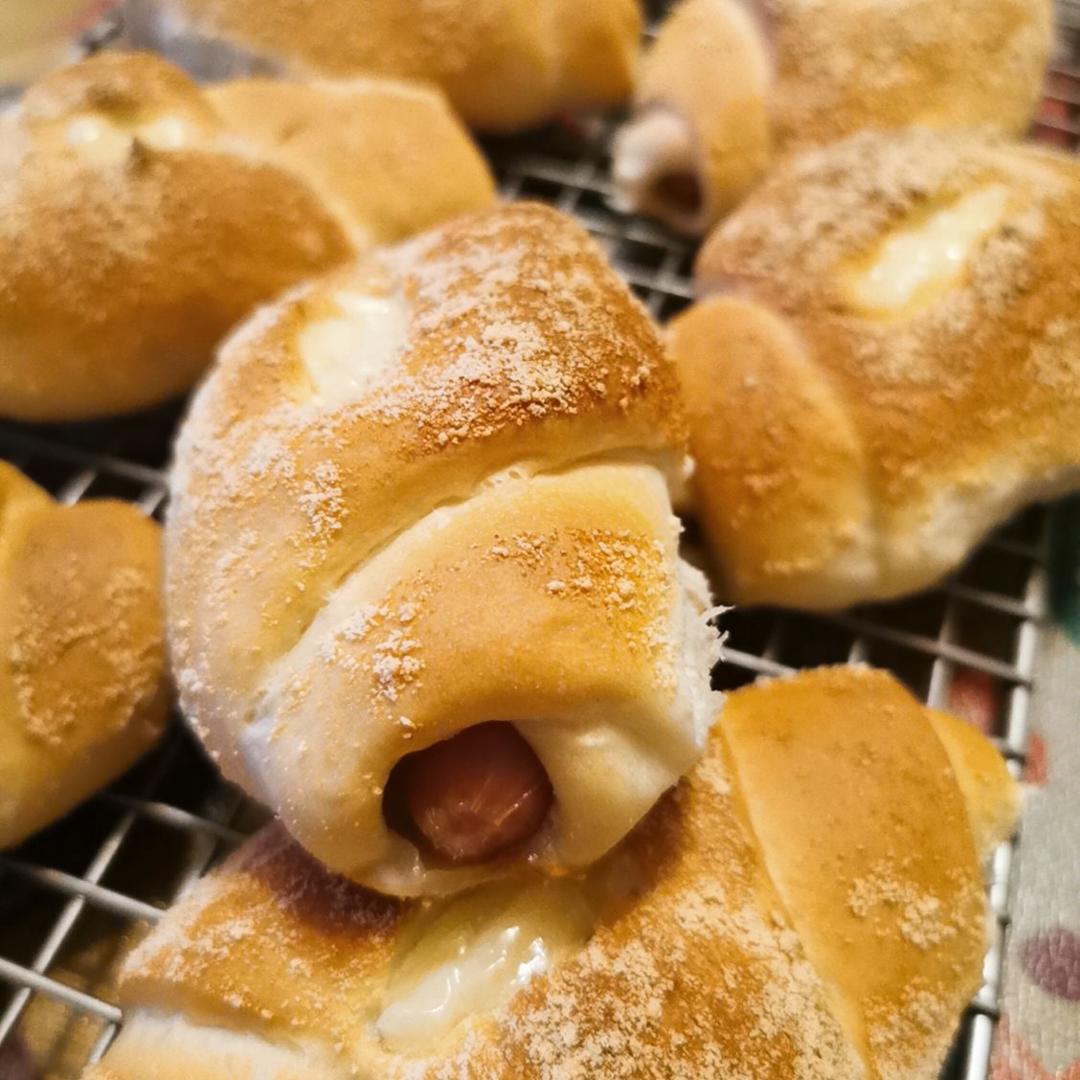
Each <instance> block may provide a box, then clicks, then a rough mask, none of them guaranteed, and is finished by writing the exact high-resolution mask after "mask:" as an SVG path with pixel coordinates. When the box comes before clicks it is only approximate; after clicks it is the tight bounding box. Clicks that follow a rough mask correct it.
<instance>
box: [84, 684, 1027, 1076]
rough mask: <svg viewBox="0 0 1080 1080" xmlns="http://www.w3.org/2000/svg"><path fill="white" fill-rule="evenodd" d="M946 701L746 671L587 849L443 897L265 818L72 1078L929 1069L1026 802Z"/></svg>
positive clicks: (132, 961) (973, 969)
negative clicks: (681, 759)
mask: <svg viewBox="0 0 1080 1080" xmlns="http://www.w3.org/2000/svg"><path fill="white" fill-rule="evenodd" d="M948 722H949V723H950V724H951V725H955V730H953V729H952V728H950V738H953V739H954V741H955V744H956V746H958V747H960V752H958V753H957V754H956V755H955V756H954V754H953V753H952V751H951V750H950V749H949V748H947V746H946V745H945V744H943V742H942V740H941V739H940V737H939V729H938V726H937V722H936V721H935V719H934V717H933V714H932V713H931V711H930V710H927V709H925V708H923V707H922V706H920V705H919V704H918V703H917V702H916V701H915V700H914V699H913V698H912V697H911V696H910V695H909V694H908V693H907V692H906V691H905V690H903V689H902V688H901V687H900V686H899V685H898V684H897V683H896V682H895V681H894V680H893V679H892V678H891V677H890V676H888V675H885V674H884V673H881V672H874V671H870V670H868V669H853V668H835V669H821V670H818V671H815V672H811V673H808V674H805V675H802V676H800V677H798V678H794V679H791V680H786V681H781V682H776V683H771V684H766V685H761V686H758V687H753V688H749V689H745V690H740V691H737V692H736V693H734V694H732V695H731V696H730V697H729V699H728V703H727V706H726V708H725V712H724V715H723V716H722V717H721V718H720V721H719V723H718V724H717V726H716V727H715V728H714V730H713V734H712V736H711V740H710V746H709V751H708V754H707V756H706V757H705V759H704V760H703V761H701V762H700V763H699V764H698V765H697V766H696V767H695V768H694V769H693V770H692V771H691V773H690V774H689V776H688V777H687V778H686V779H684V780H683V781H682V783H681V784H680V785H679V787H678V788H677V789H676V791H674V792H672V793H670V794H669V795H668V796H667V797H666V798H665V799H664V800H663V801H662V802H661V803H660V804H659V805H658V806H657V807H656V808H655V809H654V811H653V812H652V813H651V814H650V816H649V817H648V818H647V819H646V820H645V821H644V822H643V824H642V825H641V826H640V827H639V828H638V829H637V830H636V831H635V832H634V833H632V834H631V835H630V836H629V837H628V838H627V839H626V841H624V843H623V844H622V845H621V846H620V847H619V848H618V849H617V850H616V851H615V852H613V853H612V854H611V855H609V856H608V857H607V858H606V859H604V860H603V861H602V862H601V863H599V864H597V865H596V866H594V867H593V868H592V869H591V870H590V871H589V872H588V874H587V875H584V876H578V877H570V878H564V879H561V880H557V881H547V882H544V883H537V882H535V881H533V882H516V883H509V884H506V883H504V884H491V883H489V884H486V885H482V886H480V887H479V888H477V889H475V890H473V891H472V892H470V893H468V894H466V895H464V896H458V897H454V898H452V899H449V900H438V901H434V902H430V901H428V902H416V901H404V902H403V901H395V900H391V899H387V898H383V897H379V896H377V895H375V894H372V893H369V892H366V891H365V890H363V889H362V888H359V887H357V886H355V885H352V884H351V883H348V882H346V881H344V880H343V879H341V878H337V877H335V876H333V875H331V874H329V873H328V872H327V871H326V870H324V869H323V868H321V867H320V866H319V865H318V864H317V863H315V862H314V860H312V859H311V858H310V857H309V856H307V855H305V854H304V853H303V852H302V851H301V850H300V849H299V848H298V847H297V846H295V845H294V844H292V843H291V842H290V841H288V840H287V839H286V837H285V835H284V833H283V831H281V830H280V829H279V828H277V827H271V828H270V829H269V830H267V831H265V832H263V833H261V834H260V835H259V836H257V837H255V838H254V839H252V840H250V841H249V842H248V843H247V844H246V845H245V846H244V847H243V848H242V849H241V850H240V851H239V852H238V853H237V854H236V855H234V856H233V857H232V858H231V859H230V860H229V861H228V862H227V863H226V864H225V865H224V866H223V867H222V868H221V869H220V870H218V871H217V872H215V873H214V874H212V875H211V876H210V877H209V878H207V879H205V880H204V881H203V882H202V883H200V884H199V885H198V886H196V888H195V889H194V890H192V892H191V893H189V894H188V896H187V897H186V898H185V899H184V900H182V901H181V902H180V904H179V906H178V907H176V908H175V909H174V910H172V911H171V912H169V913H168V914H167V915H166V916H165V919H164V921H163V923H162V924H161V925H160V926H159V927H158V928H157V929H156V930H155V931H154V932H153V933H151V935H150V936H149V938H147V939H146V940H145V941H144V942H143V943H142V944H141V945H140V946H139V947H138V948H137V949H136V950H135V952H134V953H133V954H132V955H131V956H130V957H129V959H128V961H127V963H126V965H125V968H124V970H123V972H122V974H121V999H122V1004H123V1006H124V1009H125V1025H124V1027H123V1029H122V1030H121V1033H120V1036H119V1038H118V1039H117V1041H116V1042H115V1043H114V1044H113V1046H112V1047H111V1048H110V1050H109V1053H108V1054H107V1055H106V1058H105V1060H104V1062H103V1063H102V1065H100V1066H98V1067H97V1068H96V1069H93V1070H91V1072H90V1074H89V1077H88V1078H87V1080H89V1078H90V1077H92V1078H93V1080H196V1078H197V1080H224V1078H225V1077H228V1078H229V1080H234V1078H238V1077H249V1076H251V1077H254V1076H256V1075H257V1076H259V1077H262V1078H264V1080H284V1078H286V1077H288V1078H290V1080H298V1078H301V1077H303V1078H308V1077H319V1078H321V1080H335V1078H338V1077H341V1078H344V1077H356V1078H361V1080H362V1078H372V1080H374V1078H376V1077H377V1078H379V1080H397V1078H404V1077H409V1078H412V1080H434V1078H437V1077H447V1076H453V1077H461V1078H468V1080H511V1078H512V1080H540V1078H553V1077H578V1076H582V1077H583V1076H596V1077H614V1076H619V1077H641V1078H655V1080H667V1078H671V1077H683V1076H685V1077H695V1078H700V1080H719V1078H721V1077H754V1078H755V1080H765V1078H772V1077H776V1078H780V1077H785V1078H787V1077H795V1078H799V1080H841V1078H848V1077H851V1078H854V1077H866V1078H885V1077H889V1078H892V1080H906V1078H911V1080H925V1078H926V1077H929V1076H933V1075H936V1073H937V1070H938V1068H939V1067H940V1065H941V1063H942V1060H943V1058H944V1056H945V1053H946V1051H947V1049H948V1046H949V1042H950V1038H951V1036H952V1033H953V1031H954V1030H955V1028H956V1024H957V1020H958V1018H959V1015H960V1013H961V1011H962V1009H963V1007H964V1006H965V1004H966V1003H967V1001H968V1000H969V998H970V997H971V995H972V994H973V993H974V992H975V990H976V989H977V988H978V986H979V983H980V978H981V965H982V957H983V953H984V949H985V939H986V913H985V903H984V899H983V890H982V875H981V872H980V866H981V863H982V862H983V860H984V859H985V858H986V857H987V855H988V853H989V851H990V847H991V844H992V843H993V842H996V841H997V840H998V839H1001V838H1002V837H1003V836H1005V835H1008V831H1009V830H1010V829H1011V827H1012V823H1013V822H1014V820H1015V815H1016V808H1017V792H1016V786H1015V784H1014V783H1013V782H1012V780H1011V779H1010V778H1009V775H1008V773H1007V772H1006V769H1005V766H1004V762H1003V761H1002V760H1001V758H1000V757H999V756H998V755H997V754H996V753H995V752H994V751H993V749H992V748H990V747H989V745H988V744H987V743H986V741H985V740H984V739H983V737H982V736H981V735H980V734H979V733H978V732H976V731H975V730H974V729H972V728H969V727H965V726H963V725H961V724H960V723H959V722H958V721H955V720H952V719H951V718H950V720H949V721H948ZM969 769H970V770H971V774H970V775H968V772H967V770H969ZM971 790H980V791H982V792H984V793H985V798H983V799H980V800H979V801H978V802H975V803H969V802H968V801H967V792H969V791H971ZM984 815H985V816H986V820H984ZM990 821H992V822H993V824H992V825H988V822H990ZM976 838H978V842H976Z"/></svg>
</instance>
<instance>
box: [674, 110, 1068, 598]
mask: <svg viewBox="0 0 1080 1080" xmlns="http://www.w3.org/2000/svg"><path fill="white" fill-rule="evenodd" d="M991 189H993V190H999V191H1002V192H1004V193H1005V194H1004V200H1005V210H1004V212H1003V216H1002V217H1001V220H1000V221H999V222H998V223H997V224H996V226H994V227H992V228H991V229H990V232H989V234H988V235H987V236H986V237H984V238H983V239H981V240H980V241H978V243H976V244H975V246H974V248H973V250H972V253H971V255H970V257H969V258H968V260H967V262H966V264H964V265H963V266H962V267H961V269H960V271H959V280H957V281H956V282H954V283H953V284H951V285H950V286H948V287H946V288H944V291H943V292H941V293H940V295H935V296H930V297H929V298H926V299H925V300H918V299H917V300H916V302H914V303H912V304H909V305H908V307H907V308H905V309H903V310H901V311H897V312H895V313H893V314H882V313H876V312H874V311H868V310H865V309H863V308H861V307H860V306H859V305H858V304H857V303H856V302H855V301H854V300H853V299H852V294H851V291H850V288H851V286H850V282H851V278H852V274H853V273H854V272H855V270H857V269H858V268H860V267H861V266H863V265H864V264H865V263H866V262H867V261H868V260H870V259H871V258H873V257H874V256H873V253H874V251H875V250H876V249H878V248H880V245H881V244H882V243H883V240H884V238H885V237H886V236H888V235H891V234H893V233H895V232H897V231H902V230H904V229H907V228H909V227H911V226H912V224H913V223H914V224H915V225H917V224H918V223H919V222H920V221H922V220H923V219H925V218H926V217H927V215H930V214H931V213H933V212H935V211H937V210H939V209H940V208H942V207H948V206H950V205H953V204H955V203H957V201H958V200H960V199H962V198H964V197H965V196H967V195H969V194H971V193H972V192H980V191H986V190H991ZM1078 228H1080V169H1078V167H1077V166H1076V164H1075V163H1074V162H1072V161H1071V160H1069V159H1067V158H1064V157H1059V156H1056V155H1053V154H1050V153H1046V152H1042V151H1038V150H1035V149H1024V148H1019V147H1006V146H998V145H996V144H985V143H982V142H979V141H977V140H974V139H965V138H962V137H959V136H941V135H936V134H932V133H930V132H926V131H922V130H912V131H910V132H907V133H903V134H894V135H881V134H864V135H860V136H856V137H853V138H852V139H849V140H846V141H845V142H843V143H839V144H836V145H835V146H833V147H831V148H827V149H825V150H821V151H814V152H811V153H809V154H807V155H805V156H804V157H802V158H799V159H797V160H796V161H795V162H793V163H792V164H790V165H788V166H787V167H786V168H784V169H782V170H780V171H779V172H778V173H777V174H775V176H774V177H772V178H771V179H770V180H769V181H768V182H767V183H766V184H765V185H764V186H763V187H762V188H761V189H760V190H759V191H758V192H757V193H755V195H754V196H752V197H751V199H750V200H749V201H748V202H747V203H746V204H745V205H744V206H743V207H742V208H741V210H740V211H739V213H738V214H736V215H735V216H734V217H732V218H731V219H730V220H729V221H728V222H727V223H726V224H725V225H723V226H722V227H721V228H719V229H718V230H717V231H716V232H715V233H714V234H713V236H712V237H711V238H710V239H709V241H708V242H707V243H706V245H705V247H704V248H703V250H702V252H701V255H700V257H699V261H698V266H697V284H698V290H699V293H700V294H701V295H703V296H705V297H708V296H710V295H711V294H713V293H715V292H723V291H728V292H732V293H734V294H735V295H734V296H733V297H731V298H729V299H715V300H706V301H705V302H704V303H701V304H699V305H697V306H695V307H694V308H692V309H691V310H690V311H688V312H687V313H686V314H684V315H682V316H680V318H679V319H677V320H676V321H675V322H674V323H673V326H672V330H671V343H672V347H673V349H674V350H675V352H676V361H677V363H678V364H679V366H680V369H681V370H682V372H683V375H684V377H685V378H686V380H687V383H688V385H689V387H690V388H691V393H690V395H689V399H688V404H689V407H690V409H691V411H692V420H693V428H694V433H693V436H692V443H693V449H694V452H695V454H696V456H697V457H698V458H699V459H700V461H699V464H700V489H701V492H702V503H701V505H702V515H703V522H704V525H705V527H706V531H707V532H708V533H709V535H710V537H711V540H712V544H713V547H714V553H715V555H716V559H717V563H718V565H719V567H720V571H721V573H722V574H723V575H724V576H725V578H726V580H727V583H728V585H729V586H730V589H731V592H730V594H729V595H730V596H731V597H732V598H733V599H739V600H746V601H766V602H777V603H791V604H795V605H800V606H807V607H832V606H842V605H843V604H846V603H850V602H852V601H855V600H861V599H868V598H874V597H887V596H893V595H898V594H900V593H903V592H906V591H912V590H914V589H916V588H919V587H922V586H925V585H927V584H930V583H931V582H932V581H934V580H935V579H936V578H938V577H940V576H942V575H943V574H944V573H946V572H947V571H948V570H950V569H951V568H952V567H953V566H955V565H956V564H957V563H958V562H959V561H960V560H961V559H962V558H963V557H964V556H965V555H966V554H967V552H968V551H969V550H970V548H971V546H972V545H973V544H974V543H975V541H976V540H977V539H978V538H979V537H980V536H981V535H982V533H983V532H985V531H986V530H987V529H988V528H989V527H990V526H992V525H993V524H995V523H996V522H997V521H999V520H1001V519H1002V518H1003V517H1005V516H1007V514H1008V513H1010V512H1012V511H1013V510H1014V509H1015V508H1016V507H1017V506H1019V505H1022V504H1023V503H1024V502H1025V501H1030V500H1032V499H1035V498H1041V497H1048V496H1051V495H1053V494H1054V493H1055V492H1057V491H1063V490H1067V489H1068V488H1070V487H1071V486H1075V484H1076V483H1077V481H1078V478H1080V382H1078V381H1077V377H1076V375H1077V370H1078V357H1080V322H1078V321H1077V320H1076V319H1075V318H1074V317H1073V315H1072V311H1073V307H1074V297H1075V295H1076V290H1077V287H1078V282H1080V255H1078V253H1077V247H1076V245H1075V244H1074V243H1073V242H1072V238H1073V237H1074V236H1075V235H1076V234H1077V229H1078ZM728 430H731V431H734V432H736V433H737V436H738V437H737V438H734V439H726V438H725V437H724V433H725V432H726V431H728Z"/></svg>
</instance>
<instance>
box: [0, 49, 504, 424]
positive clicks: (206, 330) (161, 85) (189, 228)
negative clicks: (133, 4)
mask: <svg viewBox="0 0 1080 1080" xmlns="http://www.w3.org/2000/svg"><path fill="white" fill-rule="evenodd" d="M380 121H381V124H382V130H381V132H380V126H379V124H380ZM0 142H2V146H0V262H2V265H3V269H2V270H0V414H2V415H6V416H13V417H17V418H19V419H26V420H71V419H80V418H85V417H94V416H101V415H107V414H110V413H118V412H126V411H129V410H132V409H138V408H144V407H147V406H150V405H154V404H157V403H158V402H160V401H163V400H165V399H167V398H169V397H172V396H174V395H176V394H178V393H181V392H183V391H185V390H187V389H188V388H189V387H190V386H191V385H192V383H193V382H194V381H195V379H196V378H197V377H198V376H199V375H200V374H201V372H202V371H203V369H204V368H205V367H206V365H207V363H208V362H209V360H210V357H211V355H212V352H213V349H214V347H215V346H216V344H217V343H218V342H219V341H220V339H221V338H222V337H223V336H224V335H225V333H226V332H227V331H228V330H229V329H230V328H231V327H232V325H233V324H234V323H236V322H237V321H239V320H240V319H241V318H242V317H243V316H244V315H246V314H247V313H248V312H249V311H250V310H251V309H252V308H253V307H254V306H255V305H257V304H258V303H261V302H262V301H265V300H268V299H270V298H272V297H273V296H276V295H277V294H278V293H280V292H282V291H283V290H284V289H286V288H288V287H289V286H291V285H294V284H295V283H297V282H298V281H301V280H303V279H306V278H308V277H310V276H312V275H313V274H315V273H317V272H321V271H324V270H326V269H328V268H329V267H331V266H333V265H335V264H338V263H341V262H343V261H345V260H346V259H347V258H348V257H350V256H351V255H352V254H353V252H354V250H355V249H356V248H357V247H365V246H367V245H369V244H371V243H373V242H375V241H381V240H384V239H394V238H397V237H400V236H402V235H404V234H405V233H410V232H415V231H418V230H420V229H422V228H425V227H427V226H428V225H430V224H432V223H433V222H434V221H436V220H439V219H440V218H442V217H446V216H450V215H453V214H455V213H459V212H461V211H462V210H465V209H469V208H472V207H476V206H480V205H483V204H485V203H487V202H489V201H490V200H491V198H492V194H493V185H492V181H491V178H490V175H489V174H488V172H487V170H486V167H485V166H484V165H483V163H482V162H481V160H480V158H479V155H478V153H477V151H476V149H475V147H474V146H473V144H472V142H471V141H470V140H469V138H468V135H467V134H466V132H465V131H464V130H463V129H462V128H461V127H460V125H459V124H458V122H457V121H456V120H455V119H454V118H453V116H452V115H451V114H450V113H449V111H448V110H447V109H446V107H445V105H444V104H443V102H442V100H441V99H440V98H439V97H438V95H437V94H436V93H435V92H434V91H430V92H429V91H423V90H418V89H414V88H409V87H404V86H399V85H396V84H391V83H385V84H378V83H370V84H363V85H360V84H357V85H349V86H342V87H334V86H330V85H328V84H322V85H319V86H313V87H304V86H296V85H288V84H283V85H279V86H277V87H273V88H270V87H266V86H264V85H262V84H259V83H248V82H241V83H238V84H233V85H228V86H223V87H219V88H215V89H214V90H212V91H210V92H208V93H204V92H203V91H201V90H200V89H199V88H198V87H197V86H196V85H195V84H194V83H192V82H190V81H189V80H188V78H187V77H186V76H185V75H183V74H182V73H181V72H179V71H178V70H176V69H175V68H173V67H171V66H170V65H168V64H166V63H165V62H164V61H162V60H158V59H156V58H154V57H151V56H148V55H144V54H137V53H127V54H125V53H102V54H99V55H98V56H95V57H94V58H92V59H90V60H87V61H84V62H83V63H81V64H77V65H75V66H73V67H70V68H68V69H66V70H63V71H60V72H56V73H54V74H52V75H50V76H48V77H47V78H46V79H44V80H43V81H42V82H40V83H39V84H37V85H36V86H34V87H32V88H31V89H30V90H29V91H28V92H27V94H26V96H25V97H24V99H23V101H22V102H21V104H20V105H18V106H17V107H16V109H15V110H14V111H13V112H12V113H9V114H6V115H4V116H3V117H2V118H0Z"/></svg>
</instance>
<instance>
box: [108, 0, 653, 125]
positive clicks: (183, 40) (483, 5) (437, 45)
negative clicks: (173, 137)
mask: <svg viewBox="0 0 1080 1080" xmlns="http://www.w3.org/2000/svg"><path fill="white" fill-rule="evenodd" d="M129 12H130V14H131V22H132V25H133V33H134V36H135V39H136V41H138V42H139V43H143V44H147V43H149V44H152V45H154V46H155V47H159V48H163V49H164V50H165V51H166V53H167V54H170V55H176V56H177V57H178V58H179V59H181V61H182V62H184V63H185V65H190V66H192V67H194V68H195V69H196V70H197V71H199V72H200V74H202V75H204V76H212V77H221V75H222V74H225V75H236V74H248V73H251V72H255V73H259V72H267V71H271V72H280V71H289V72H291V73H294V74H301V75H306V76H310V75H329V76H337V77H343V76H344V77H348V76H355V75H377V76H389V77H391V78H404V79H416V80H423V81H427V82H432V83H434V84H435V85H437V86H439V87H441V88H442V90H444V91H445V93H446V94H447V97H448V98H449V99H450V102H451V104H452V105H453V106H454V108H455V109H456V110H457V111H458V112H459V113H460V115H461V116H462V117H463V118H464V120H465V121H466V122H467V123H469V124H470V125H472V126H475V127H479V128H484V129H489V130H496V131H507V130H514V129H518V128H522V127H529V126H535V125H536V124H539V123H542V122H543V121H545V120H549V119H551V118H552V117H554V116H555V115H557V114H559V113H560V112H565V111H573V110H578V109H587V108H603V107H608V106H611V105H615V104H618V103H619V102H621V101H622V100H624V99H625V98H626V97H627V96H628V95H629V93H630V90H631V87H632V78H633V67H634V61H635V56H636V50H637V44H638V38H639V36H640V31H641V15H640V12H639V11H638V7H637V4H636V3H635V2H634V0H599V2H596V3H590V4H579V3H574V2H572V0H539V2H537V3H533V4H518V3H513V2H511V0H471V2H468V3H464V2H462V3H451V4H440V5H422V4H419V3H402V2H401V0H376V2H373V3H367V4H365V5H364V9H363V12H362V14H361V15H358V13H357V11H356V8H355V6H354V5H352V4H350V3H348V2H345V0H323V2H322V3H320V4H319V5H317V6H316V7H313V6H312V5H310V4H306V3H303V2H296V0H276V2H275V3H274V4H272V5H267V4H265V3H262V2H260V0H129Z"/></svg>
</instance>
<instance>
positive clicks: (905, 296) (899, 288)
mask: <svg viewBox="0 0 1080 1080" xmlns="http://www.w3.org/2000/svg"><path fill="white" fill-rule="evenodd" d="M1008 198H1009V193H1008V190H1007V189H1006V188H1004V187H1002V186H1001V185H998V184H995V185H992V186H990V187H984V188H980V189H979V190H978V191H973V192H972V193H971V194H970V195H965V196H964V197H963V198H961V199H959V200H958V201H957V202H955V203H952V204H951V205H950V206H946V207H944V208H942V209H941V210H938V211H936V212H934V213H932V214H931V215H930V216H929V217H926V218H924V219H922V220H920V221H919V222H918V223H917V224H914V225H910V226H908V227H907V228H905V229H902V230H900V231H897V232H894V233H892V234H891V235H890V236H888V237H887V238H886V239H885V241H884V242H883V243H882V244H881V247H880V248H879V249H878V252H877V257H876V258H875V259H874V261H873V262H872V263H871V264H870V266H869V267H866V266H865V265H864V266H862V267H861V268H860V270H859V271H857V272H856V273H855V274H854V275H852V277H851V279H850V281H849V287H850V295H851V299H852V300H853V301H854V303H855V305H856V306H857V307H859V308H862V309H863V310H866V311H874V312H881V313H884V314H889V315H893V314H899V313H901V312H905V311H907V310H908V309H909V308H910V307H911V306H912V305H913V304H925V303H929V302H930V301H932V300H934V299H936V298H937V297H938V296H940V295H941V294H942V293H944V292H945V291H947V290H948V289H949V288H951V287H952V286H953V285H955V284H956V283H957V282H958V281H959V280H960V278H961V276H962V274H963V272H964V268H965V266H966V265H967V263H968V261H969V260H970V258H971V256H972V255H973V254H974V252H975V251H976V249H977V248H978V245H979V243H980V242H981V241H982V240H984V239H985V238H986V237H987V236H989V235H990V233H992V232H993V231H994V230H995V229H996V228H997V227H998V225H999V224H1000V222H1001V219H1002V218H1003V217H1004V215H1005V210H1006V206H1007V203H1008Z"/></svg>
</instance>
